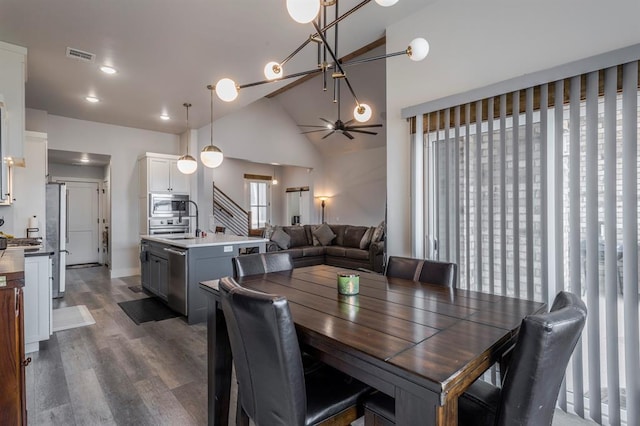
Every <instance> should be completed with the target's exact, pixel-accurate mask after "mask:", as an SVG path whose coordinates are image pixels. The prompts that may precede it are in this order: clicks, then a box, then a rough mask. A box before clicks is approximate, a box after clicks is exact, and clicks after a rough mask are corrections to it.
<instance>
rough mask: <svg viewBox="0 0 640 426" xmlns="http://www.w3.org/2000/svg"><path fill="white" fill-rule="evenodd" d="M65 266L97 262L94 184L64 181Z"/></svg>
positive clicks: (95, 185)
mask: <svg viewBox="0 0 640 426" xmlns="http://www.w3.org/2000/svg"><path fill="white" fill-rule="evenodd" d="M67 197H68V204H67V205H68V209H67V218H68V220H67V225H68V228H69V229H68V232H67V234H68V235H69V241H68V242H67V250H68V251H69V255H68V256H67V265H78V264H82V263H98V262H99V261H100V259H99V254H100V253H99V239H98V227H99V223H98V183H97V182H67Z"/></svg>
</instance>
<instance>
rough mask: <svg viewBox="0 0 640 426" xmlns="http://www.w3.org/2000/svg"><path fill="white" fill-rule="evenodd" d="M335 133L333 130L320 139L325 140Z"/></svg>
mask: <svg viewBox="0 0 640 426" xmlns="http://www.w3.org/2000/svg"><path fill="white" fill-rule="evenodd" d="M335 132H336V131H335V130H332V131H330V132H329V133H327V134H326V135H324V136H323V137H322V139H326V138H328V137H329V136H331V135H332V134H334V133H335Z"/></svg>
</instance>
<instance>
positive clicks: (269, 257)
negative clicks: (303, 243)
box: [233, 252, 293, 278]
mask: <svg viewBox="0 0 640 426" xmlns="http://www.w3.org/2000/svg"><path fill="white" fill-rule="evenodd" d="M292 269H293V261H292V260H291V254H290V253H278V252H275V253H255V254H245V255H242V256H236V257H234V258H233V271H234V276H235V277H237V278H239V277H245V276H247V275H256V274H267V273H269V272H279V271H290V270H292Z"/></svg>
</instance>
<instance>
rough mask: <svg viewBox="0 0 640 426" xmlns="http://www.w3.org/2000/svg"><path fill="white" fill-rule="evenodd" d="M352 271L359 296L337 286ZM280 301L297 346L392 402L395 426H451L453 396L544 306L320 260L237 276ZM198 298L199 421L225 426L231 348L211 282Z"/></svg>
mask: <svg viewBox="0 0 640 426" xmlns="http://www.w3.org/2000/svg"><path fill="white" fill-rule="evenodd" d="M353 273H357V274H359V293H358V294H356V295H350V296H348V295H343V294H340V293H339V292H338V290H337V287H338V286H337V281H338V280H337V277H338V275H339V274H353ZM237 282H238V283H239V284H240V285H241V286H243V287H247V288H250V289H253V290H257V291H261V292H265V293H270V294H277V295H281V296H284V297H286V298H287V300H288V302H289V307H290V310H291V314H292V317H293V320H294V322H295V326H296V331H297V334H298V340H299V343H300V345H301V347H303V348H304V351H305V352H307V353H309V354H311V355H313V356H315V357H316V358H318V359H319V360H321V361H323V362H325V363H326V364H329V365H330V366H332V367H334V368H336V369H338V370H340V371H342V372H344V373H346V374H348V375H350V376H352V377H354V378H356V379H358V380H360V381H362V382H364V383H366V384H368V385H369V386H371V387H372V388H374V389H377V390H378V391H380V392H383V393H385V394H387V395H389V396H391V397H393V398H395V416H396V424H398V425H403V426H411V425H438V426H444V425H457V417H458V397H459V396H460V395H462V394H463V393H464V391H465V390H466V389H467V388H468V387H469V386H470V385H471V384H472V383H473V382H474V381H475V380H476V379H478V378H479V377H480V376H482V375H483V373H484V372H485V371H487V370H488V369H489V368H490V367H491V366H492V365H493V364H495V363H496V362H497V361H500V360H501V359H502V357H503V356H504V355H505V353H507V352H508V351H509V350H510V349H511V348H512V347H513V346H514V344H515V342H516V340H517V337H518V330H519V327H520V323H521V321H522V319H523V318H524V317H525V316H527V315H531V314H537V313H541V312H546V304H545V303H541V302H535V301H530V300H523V299H519V298H514V297H507V296H501V295H495V294H488V293H482V292H477V291H471V290H465V289H458V288H449V287H444V286H441V285H435V284H430V283H423V282H417V281H412V280H407V279H400V278H392V277H387V276H384V275H380V274H375V273H369V272H359V271H353V270H349V269H345V268H339V267H334V266H329V265H316V266H307V267H302V268H295V269H293V270H290V271H282V272H273V273H267V274H260V275H251V276H245V277H242V278H237ZM200 287H201V288H202V289H203V290H204V291H205V294H206V295H207V297H208V309H207V349H208V373H207V378H208V397H207V401H208V422H209V425H225V426H226V425H227V421H228V416H229V401H230V388H231V367H232V354H231V349H230V345H229V336H228V333H227V329H226V323H225V320H224V314H223V312H222V309H221V307H220V294H219V292H218V282H217V281H216V280H213V281H203V282H201V283H200Z"/></svg>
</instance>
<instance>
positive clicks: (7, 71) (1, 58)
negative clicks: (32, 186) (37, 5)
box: [0, 42, 27, 205]
mask: <svg viewBox="0 0 640 426" xmlns="http://www.w3.org/2000/svg"><path fill="white" fill-rule="evenodd" d="M26 59H27V49H25V48H24V47H20V46H14V45H12V44H8V43H3V42H0V159H1V164H0V205H8V204H11V187H10V185H11V182H10V180H11V178H10V171H9V169H10V164H13V163H15V164H21V165H22V164H24V158H23V157H24V148H23V142H24V82H25V78H26V75H25V74H26V68H25V63H26Z"/></svg>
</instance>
